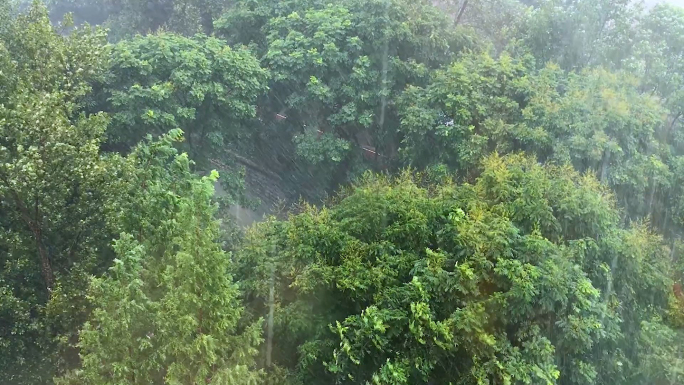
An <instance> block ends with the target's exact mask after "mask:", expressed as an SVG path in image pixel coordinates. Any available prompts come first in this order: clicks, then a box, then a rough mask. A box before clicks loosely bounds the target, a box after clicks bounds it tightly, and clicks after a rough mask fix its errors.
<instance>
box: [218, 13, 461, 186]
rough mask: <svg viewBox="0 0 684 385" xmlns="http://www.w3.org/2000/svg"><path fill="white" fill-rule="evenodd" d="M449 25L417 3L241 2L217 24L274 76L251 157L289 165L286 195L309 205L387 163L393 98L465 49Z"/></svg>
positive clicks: (392, 151) (392, 147) (392, 148)
mask: <svg viewBox="0 0 684 385" xmlns="http://www.w3.org/2000/svg"><path fill="white" fill-rule="evenodd" d="M275 3H277V4H275ZM451 25H452V23H451V22H450V20H449V19H448V18H447V17H445V16H444V15H443V14H441V13H440V12H439V10H438V9H437V8H435V7H434V6H433V5H432V4H430V3H429V2H427V1H422V0H421V1H405V0H392V1H385V0H373V1H370V2H366V1H357V0H345V1H342V2H338V3H335V4H328V3H325V2H321V1H306V0H297V1H287V2H280V1H278V2H275V1H263V2H253V1H239V2H238V3H237V4H236V5H235V6H234V7H233V8H231V9H230V11H229V12H226V13H225V14H224V15H223V17H222V18H221V19H220V20H218V21H217V23H216V26H217V31H218V32H219V33H220V34H221V35H222V36H224V37H225V38H226V39H228V41H229V42H231V43H233V42H236V43H242V44H252V45H253V47H254V49H255V51H256V52H257V53H259V54H260V55H261V61H262V65H263V66H265V67H267V68H268V69H270V70H271V72H272V73H273V78H272V81H271V87H270V92H269V93H268V97H267V98H266V99H265V100H264V101H263V103H261V104H260V119H261V122H262V124H263V127H261V128H260V132H261V137H262V138H263V141H265V143H263V144H262V145H261V152H260V153H259V155H258V156H259V157H260V159H262V160H264V161H266V160H269V159H273V162H272V164H274V163H277V162H281V163H282V160H280V161H279V160H278V159H279V157H280V158H284V159H287V160H290V159H291V160H292V162H291V164H292V166H290V168H289V170H287V171H289V172H290V173H292V174H293V175H294V176H293V178H294V179H295V183H296V184H297V186H292V188H293V189H295V191H297V192H298V193H299V192H304V193H305V196H309V197H318V196H320V193H322V192H326V191H329V190H331V189H332V188H334V187H336V186H337V185H338V184H340V183H344V182H345V181H348V180H349V179H352V178H353V177H354V176H357V175H360V173H361V172H362V171H363V170H364V169H368V168H371V169H381V168H386V167H388V166H391V165H392V164H393V162H394V159H395V156H396V150H397V142H398V138H397V137H396V127H397V124H398V119H397V111H396V109H395V103H394V101H395V99H396V97H397V96H398V95H399V94H400V92H401V91H402V90H403V89H404V87H406V85H407V84H412V83H418V84H423V83H424V82H425V81H426V80H427V79H428V76H427V75H428V73H429V71H430V70H431V69H434V68H437V67H439V66H440V65H442V64H444V63H448V62H449V61H450V60H452V58H453V57H454V56H455V54H456V53H457V52H458V51H460V50H461V49H462V47H464V46H466V45H469V40H468V39H467V37H466V34H464V33H463V32H462V31H460V30H453V29H451V28H450V27H451ZM293 154H296V156H293ZM273 167H274V168H276V167H277V165H276V166H273ZM302 180H304V181H308V182H311V184H312V185H313V186H314V187H313V188H312V189H310V190H313V191H306V189H304V188H301V185H302V184H303V183H302ZM307 186H308V185H307ZM307 193H308V194H307ZM317 193H318V194H317Z"/></svg>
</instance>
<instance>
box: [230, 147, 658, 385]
mask: <svg viewBox="0 0 684 385" xmlns="http://www.w3.org/2000/svg"><path fill="white" fill-rule="evenodd" d="M431 175H432V174H423V175H422V176H421V175H419V176H412V174H410V173H405V174H404V175H403V176H401V177H398V178H396V179H391V178H384V177H378V176H369V177H367V178H366V179H365V180H364V181H363V182H361V183H360V184H357V185H355V186H353V187H350V188H349V189H347V190H345V191H344V192H343V193H342V194H341V196H339V197H338V198H336V199H335V200H334V201H333V204H331V205H330V206H329V207H323V208H315V207H312V206H304V207H302V210H301V212H300V213H299V214H296V215H292V216H291V217H290V218H289V219H288V220H287V221H284V222H278V221H275V222H274V221H272V222H267V223H265V224H261V225H259V226H257V227H256V228H255V229H254V230H253V232H252V233H251V234H250V235H249V236H248V237H247V241H246V243H245V245H244V248H243V250H242V252H241V253H240V254H239V263H240V265H241V270H240V271H241V272H242V274H244V276H245V277H246V282H245V284H244V285H243V287H244V288H245V290H246V291H247V299H248V303H249V304H250V306H251V307H252V309H253V310H252V312H253V314H263V313H264V308H263V303H264V300H263V299H264V298H265V289H266V285H265V284H264V282H267V278H266V277H267V276H268V274H271V272H272V271H273V270H272V269H273V268H274V267H275V271H276V279H275V282H276V288H277V290H276V299H277V301H276V315H275V325H276V327H275V340H274V342H273V345H274V351H275V352H276V354H275V357H276V363H277V364H280V365H284V366H286V367H289V368H291V369H292V370H293V371H294V373H295V375H296V377H298V378H299V380H300V381H302V382H304V383H331V382H337V383H365V382H368V383H379V384H408V383H449V382H451V383H463V384H475V383H484V382H502V383H505V382H511V383H514V382H521V383H561V384H587V383H597V384H598V383H601V384H603V383H615V384H620V383H627V382H626V380H627V379H628V378H632V377H631V376H633V375H634V373H635V372H636V371H635V370H634V367H633V366H632V365H631V364H632V363H635V364H636V363H638V362H640V360H645V359H656V360H657V361H658V362H659V363H660V364H665V363H664V362H663V361H660V360H659V359H658V358H655V356H649V357H648V358H646V357H645V356H641V355H640V354H641V352H642V351H643V352H645V351H647V350H648V349H651V348H655V347H656V346H655V345H650V344H649V347H648V348H644V349H643V350H639V351H634V350H632V349H630V348H629V346H630V344H631V341H633V338H634V337H635V336H638V335H639V333H640V332H642V331H643V332H645V333H646V330H647V326H645V324H643V329H642V324H641V323H640V322H641V321H649V322H656V321H655V319H654V318H652V316H653V317H655V316H657V315H661V316H662V315H663V314H665V313H666V312H667V309H668V307H667V298H668V297H669V289H668V284H669V282H671V281H670V278H669V269H670V265H669V251H668V250H667V249H666V248H664V247H663V245H662V239H660V238H659V237H658V236H656V235H654V234H652V233H650V232H649V231H648V230H646V229H645V228H643V227H639V226H636V227H633V228H621V227H620V219H619V215H618V212H617V210H616V209H615V201H614V198H613V197H612V195H611V194H610V192H609V190H608V189H607V188H606V187H605V186H602V185H601V184H600V183H599V182H598V181H597V180H596V179H595V178H594V177H592V176H590V175H586V176H582V175H580V174H578V173H577V172H575V171H573V170H572V169H571V168H570V167H568V166H563V167H558V166H540V165H539V164H538V163H537V162H536V160H534V159H533V158H529V157H524V156H521V155H514V156H508V157H503V158H502V157H500V156H498V155H492V156H490V157H488V158H487V159H486V160H485V161H484V163H483V170H482V172H481V176H480V177H479V178H478V180H477V183H475V184H474V185H469V184H463V185H456V184H454V183H452V182H449V181H448V179H447V180H445V181H443V182H435V178H438V179H439V177H438V176H431ZM260 298H261V299H262V300H261V302H260V301H259V299H260ZM656 324H657V325H658V326H657V327H665V326H663V325H662V323H658V322H656ZM645 343H646V342H645ZM647 344H648V343H647ZM656 344H657V343H656ZM627 350H629V351H627ZM294 357H297V360H294V359H293V358H294ZM661 358H662V357H661ZM623 365H624V366H625V367H626V368H624V369H620V368H623ZM616 370H623V372H616ZM637 383H638V382H637Z"/></svg>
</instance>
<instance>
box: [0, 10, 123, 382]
mask: <svg viewBox="0 0 684 385" xmlns="http://www.w3.org/2000/svg"><path fill="white" fill-rule="evenodd" d="M3 9H5V8H4V7H3ZM14 15H15V16H12V18H11V19H10V20H9V22H8V23H7V24H3V26H2V27H1V29H0V212H1V215H0V293H1V294H0V309H1V310H0V311H1V313H2V319H3V322H2V326H1V327H0V349H1V351H0V357H1V358H0V381H2V382H5V383H13V384H22V383H44V382H47V381H49V379H50V378H51V377H52V376H53V375H54V374H55V371H57V370H63V369H64V368H65V367H68V366H70V365H73V364H74V363H75V361H76V357H75V354H74V351H73V350H72V349H71V348H70V343H72V342H74V341H75V336H76V334H75V333H76V331H77V328H78V325H80V323H81V322H82V321H83V318H84V316H85V309H86V308H87V307H88V300H87V299H86V298H85V296H84V291H83V290H84V289H85V288H86V287H87V282H88V278H89V276H90V275H92V274H97V273H98V272H100V271H102V270H103V266H104V265H105V264H106V263H108V262H109V261H110V260H111V259H110V258H111V256H112V255H111V251H110V248H109V246H108V245H109V240H110V239H111V232H110V231H109V229H108V227H107V223H106V222H105V221H104V217H105V216H106V212H107V204H106V202H107V201H108V200H109V199H110V198H111V197H112V196H116V194H117V191H115V189H114V188H112V186H111V182H112V181H111V175H112V173H114V172H115V170H116V167H117V161H116V157H115V156H113V157H103V156H101V155H100V153H99V146H100V142H101V140H102V138H103V135H104V130H105V127H106V125H107V118H106V116H104V115H102V114H94V115H88V116H86V115H83V114H78V112H77V111H78V109H79V107H80V104H81V102H82V99H83V97H84V96H85V95H86V94H87V93H88V91H89V90H90V86H89V83H90V81H92V80H94V78H96V77H97V76H99V75H100V74H101V72H102V71H103V69H104V63H105V55H104V54H105V48H104V39H105V35H104V33H103V32H102V31H101V30H92V29H90V28H85V29H75V30H74V31H73V32H72V33H69V34H60V33H59V31H57V30H55V29H53V27H52V26H51V25H50V22H49V19H48V17H47V11H46V9H45V8H44V7H43V6H42V5H40V4H39V3H34V5H33V6H32V7H31V8H30V9H29V10H28V11H27V13H25V14H21V15H18V16H16V14H14Z"/></svg>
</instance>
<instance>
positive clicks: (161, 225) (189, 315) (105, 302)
mask: <svg viewBox="0 0 684 385" xmlns="http://www.w3.org/2000/svg"><path fill="white" fill-rule="evenodd" d="M179 139H182V133H181V132H180V131H179V130H176V131H172V132H171V133H170V134H168V135H166V136H164V137H162V138H161V139H160V140H159V141H155V142H150V143H143V144H140V145H139V146H137V147H136V148H135V149H134V151H133V153H132V154H131V155H130V156H128V158H127V161H126V166H125V169H126V170H129V171H128V172H127V173H126V178H125V180H126V181H127V183H125V186H124V190H125V191H127V192H128V194H129V196H131V197H132V198H133V199H131V200H129V201H128V202H123V203H122V205H121V206H119V210H120V211H118V212H117V213H116V215H119V217H120V222H121V229H122V230H123V231H125V232H122V233H121V236H120V237H119V238H118V239H117V240H116V242H115V245H114V249H115V251H116V254H117V258H116V259H115V260H114V265H113V266H112V267H111V268H110V272H109V274H107V275H106V276H104V277H102V278H97V279H95V280H94V281H93V282H92V285H91V288H90V290H89V297H90V298H91V299H92V301H93V303H94V306H95V309H94V310H93V312H92V315H91V316H90V318H89V319H88V322H86V324H85V326H84V327H83V330H81V332H80V341H79V344H78V346H79V348H80V355H81V359H82V362H83V367H82V369H80V370H77V371H75V372H73V373H71V375H70V376H68V377H67V378H65V379H64V382H65V383H78V384H121V383H127V384H206V383H211V384H255V383H257V380H258V378H259V373H258V372H256V371H254V370H253V368H254V362H253V356H254V355H255V354H256V353H257V352H258V350H257V349H256V347H257V346H258V344H259V342H260V338H261V329H260V323H259V322H257V323H255V324H253V325H247V327H246V330H244V331H243V332H242V333H239V334H238V333H236V329H237V328H238V326H239V322H240V318H241V305H240V303H239V298H238V290H237V286H236V285H235V284H234V283H233V282H232V279H231V276H230V272H229V270H230V265H231V263H230V255H229V254H227V253H225V252H224V251H223V250H222V249H221V244H220V243H219V242H218V239H219V223H218V221H217V220H216V219H215V218H214V213H215V210H216V206H215V204H214V203H213V202H212V196H213V192H214V187H213V186H214V183H215V182H216V180H217V178H218V174H217V173H216V172H215V171H214V172H212V173H211V175H210V176H205V177H202V178H199V177H197V176H196V175H195V174H194V173H193V172H192V171H191V164H192V162H191V161H190V160H189V159H188V156H187V154H185V153H182V154H178V153H176V150H175V149H174V148H173V146H172V144H173V142H174V141H177V140H179Z"/></svg>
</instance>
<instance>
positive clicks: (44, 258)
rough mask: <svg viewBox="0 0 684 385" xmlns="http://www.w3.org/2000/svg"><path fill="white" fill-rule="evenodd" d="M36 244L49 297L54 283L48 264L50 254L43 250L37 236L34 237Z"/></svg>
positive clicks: (50, 266)
mask: <svg viewBox="0 0 684 385" xmlns="http://www.w3.org/2000/svg"><path fill="white" fill-rule="evenodd" d="M38 236H40V235H37V236H36V237H38ZM36 245H37V246H38V253H39V254H40V272H41V274H42V275H43V279H44V280H45V287H46V289H47V291H48V298H49V297H50V294H51V293H52V287H53V285H54V283H55V277H54V275H53V274H52V265H51V264H50V254H49V253H48V252H47V250H45V246H44V245H43V243H42V242H41V240H40V239H39V238H36Z"/></svg>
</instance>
